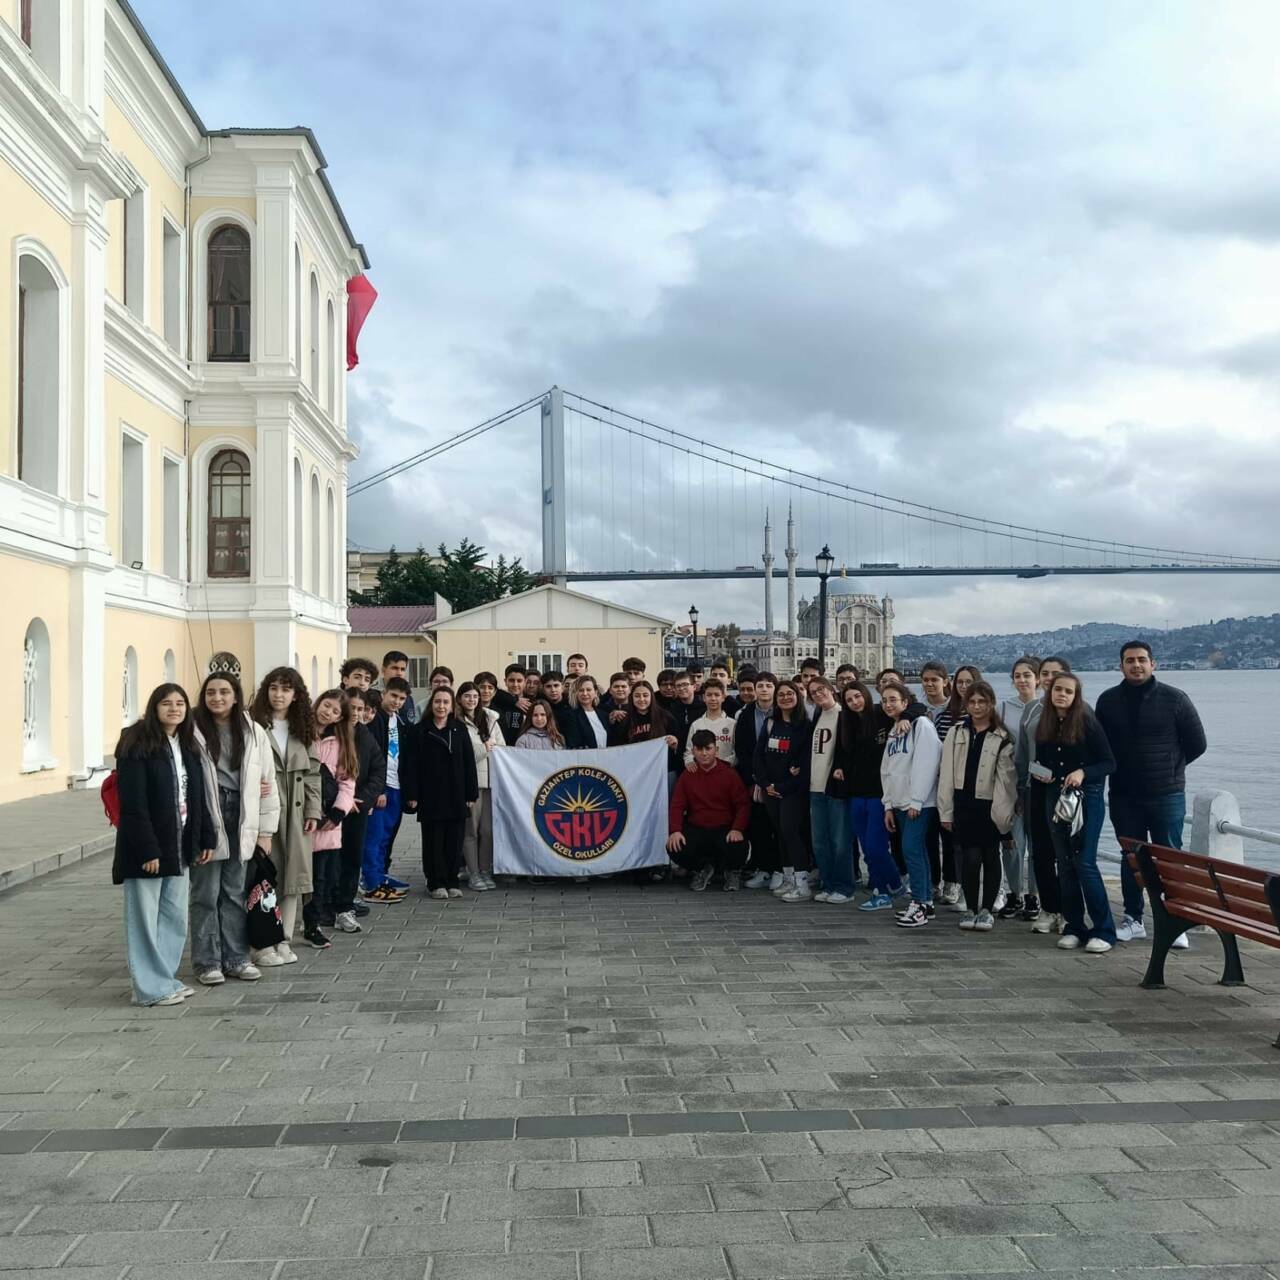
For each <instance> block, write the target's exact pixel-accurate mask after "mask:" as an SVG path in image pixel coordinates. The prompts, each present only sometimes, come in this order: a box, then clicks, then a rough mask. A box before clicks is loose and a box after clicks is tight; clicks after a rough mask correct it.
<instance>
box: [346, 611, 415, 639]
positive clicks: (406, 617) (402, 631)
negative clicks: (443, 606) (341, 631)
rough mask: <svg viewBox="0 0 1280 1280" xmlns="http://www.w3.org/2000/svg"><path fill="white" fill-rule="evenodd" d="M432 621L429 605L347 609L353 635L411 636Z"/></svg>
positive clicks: (348, 621)
mask: <svg viewBox="0 0 1280 1280" xmlns="http://www.w3.org/2000/svg"><path fill="white" fill-rule="evenodd" d="M435 620H436V607H435V605H433V604H353V605H350V606H349V607H348V609H347V623H348V624H349V625H350V627H351V634H352V635H353V636H411V635H416V634H417V633H418V632H419V631H421V630H422V629H423V628H424V627H429V626H430V625H431V624H432V623H433V622H434V621H435Z"/></svg>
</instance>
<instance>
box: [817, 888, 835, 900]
mask: <svg viewBox="0 0 1280 1280" xmlns="http://www.w3.org/2000/svg"><path fill="white" fill-rule="evenodd" d="M830 899H831V895H830V894H829V893H828V892H827V891H826V890H825V889H824V890H823V891H822V892H821V893H815V894H814V895H813V900H814V902H829V901H830Z"/></svg>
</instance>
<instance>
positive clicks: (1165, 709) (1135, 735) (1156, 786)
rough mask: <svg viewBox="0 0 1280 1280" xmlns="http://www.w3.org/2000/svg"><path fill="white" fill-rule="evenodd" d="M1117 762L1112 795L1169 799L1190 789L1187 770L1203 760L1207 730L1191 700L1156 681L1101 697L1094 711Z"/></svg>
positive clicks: (1115, 687)
mask: <svg viewBox="0 0 1280 1280" xmlns="http://www.w3.org/2000/svg"><path fill="white" fill-rule="evenodd" d="M1095 714H1096V715H1097V717H1098V722H1099V723H1100V724H1101V725H1102V728H1103V729H1104V731H1105V732H1106V735H1107V741H1108V742H1109V743H1110V744H1111V751H1112V754H1114V756H1115V758H1116V770H1115V772H1114V773H1113V774H1112V775H1111V793H1112V794H1113V795H1120V796H1141V797H1146V796H1166V795H1171V794H1173V793H1174V792H1177V791H1184V790H1186V786H1187V765H1189V764H1190V763H1191V761H1193V760H1198V759H1199V758H1200V757H1201V756H1202V755H1204V753H1205V750H1206V748H1207V745H1208V744H1207V743H1206V741H1205V736H1204V726H1203V725H1201V723H1200V716H1199V714H1198V713H1197V711H1196V709H1195V705H1194V704H1193V703H1192V701H1191V699H1190V698H1188V697H1187V695H1186V694H1185V693H1183V691H1182V690H1181V689H1175V688H1174V687H1173V685H1170V684H1161V683H1159V681H1157V680H1156V678H1155V676H1152V677H1151V679H1149V680H1148V681H1147V682H1146V683H1145V684H1142V685H1139V686H1137V687H1136V688H1130V687H1127V686H1126V685H1125V684H1124V683H1123V682H1121V683H1120V684H1118V685H1113V686H1112V687H1111V688H1110V689H1106V690H1104V691H1103V692H1102V694H1100V695H1099V697H1098V705H1097V708H1096V711H1095Z"/></svg>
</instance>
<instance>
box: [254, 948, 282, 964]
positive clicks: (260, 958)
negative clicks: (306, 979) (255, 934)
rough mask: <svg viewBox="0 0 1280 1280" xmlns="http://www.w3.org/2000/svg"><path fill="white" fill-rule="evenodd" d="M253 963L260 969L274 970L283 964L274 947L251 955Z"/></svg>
mask: <svg viewBox="0 0 1280 1280" xmlns="http://www.w3.org/2000/svg"><path fill="white" fill-rule="evenodd" d="M253 962H254V964H256V965H257V966H258V967H259V968H260V969H274V968H276V967H277V966H278V965H282V964H284V958H283V957H282V956H281V954H280V952H279V951H277V950H276V948H275V947H263V948H262V950H261V951H255V952H254V953H253Z"/></svg>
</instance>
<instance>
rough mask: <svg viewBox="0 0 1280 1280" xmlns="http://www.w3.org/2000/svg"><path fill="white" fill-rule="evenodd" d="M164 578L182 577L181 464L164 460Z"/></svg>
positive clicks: (162, 568) (175, 460) (174, 459)
mask: <svg viewBox="0 0 1280 1280" xmlns="http://www.w3.org/2000/svg"><path fill="white" fill-rule="evenodd" d="M161 571H162V572H163V573H164V576H165V577H166V578H180V577H182V464H181V463H180V462H179V461H178V460H177V459H176V458H166V459H165V460H164V564H163V565H162V567H161Z"/></svg>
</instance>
